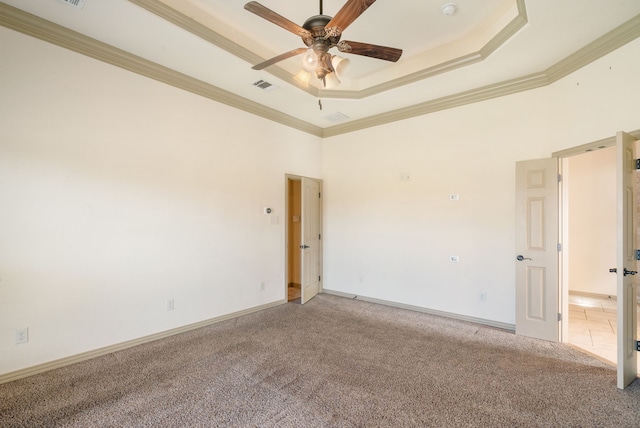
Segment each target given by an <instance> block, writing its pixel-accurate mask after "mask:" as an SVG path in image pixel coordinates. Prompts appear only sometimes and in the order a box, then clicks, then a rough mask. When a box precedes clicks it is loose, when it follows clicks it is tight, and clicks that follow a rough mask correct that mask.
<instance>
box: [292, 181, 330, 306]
mask: <svg viewBox="0 0 640 428" xmlns="http://www.w3.org/2000/svg"><path fill="white" fill-rule="evenodd" d="M285 189H286V190H285V206H286V213H287V214H286V215H287V220H286V232H285V248H286V256H285V260H286V267H285V271H286V281H285V286H286V289H285V295H286V300H287V301H289V302H298V303H301V304H304V303H306V302H308V301H309V300H310V299H312V298H313V297H314V296H315V295H317V294H318V293H320V292H322V181H321V180H318V179H314V178H308V177H300V176H294V175H289V174H286V175H285Z"/></svg>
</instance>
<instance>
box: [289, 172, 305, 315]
mask: <svg viewBox="0 0 640 428" xmlns="http://www.w3.org/2000/svg"><path fill="white" fill-rule="evenodd" d="M286 211H287V243H286V245H287V269H286V270H287V291H286V299H287V301H288V302H299V301H300V284H301V282H302V281H301V279H300V278H301V277H300V270H301V269H300V268H301V265H300V251H299V249H300V245H302V238H301V235H302V228H301V223H300V216H301V214H302V212H301V211H302V181H301V180H300V179H299V178H295V177H287V210H286Z"/></svg>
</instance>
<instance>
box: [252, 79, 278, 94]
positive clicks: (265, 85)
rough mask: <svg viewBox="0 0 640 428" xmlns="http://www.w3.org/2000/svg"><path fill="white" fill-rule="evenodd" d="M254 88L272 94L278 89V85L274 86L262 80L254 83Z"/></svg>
mask: <svg viewBox="0 0 640 428" xmlns="http://www.w3.org/2000/svg"><path fill="white" fill-rule="evenodd" d="M253 86H255V87H256V88H260V89H262V90H263V91H267V92H271V91H273V90H275V89H277V88H278V87H277V86H276V85H273V84H271V83H269V82H267V81H266V80H262V79H260V80H258V81H255V82H253Z"/></svg>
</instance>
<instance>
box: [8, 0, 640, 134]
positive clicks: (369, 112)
mask: <svg viewBox="0 0 640 428" xmlns="http://www.w3.org/2000/svg"><path fill="white" fill-rule="evenodd" d="M78 2H79V3H80V4H79V5H80V6H81V7H77V6H75V5H74V4H75V3H78ZM345 2H346V0H325V1H324V2H323V13H324V14H325V15H329V16H333V15H335V13H336V12H337V11H338V10H339V9H340V8H341V7H342V5H343V4H344V3H345ZM245 3H246V1H245V0H240V1H235V0H2V3H0V24H1V25H3V26H5V27H9V28H12V29H15V30H18V31H21V32H23V33H25V34H29V35H33V36H35V37H38V38H41V39H43V40H47V41H50V42H53V43H56V44H58V45H60V46H63V47H66V48H70V49H73V50H76V51H78V52H81V53H83V54H86V55H89V56H92V57H95V58H98V59H100V60H103V61H106V62H109V63H112V64H114V65H117V66H120V67H123V68H126V69H129V70H131V71H134V72H137V73H140V74H143V75H145V76H148V77H151V78H154V79H157V80H160V81H163V82H166V83H168V84H171V85H174V86H177V87H181V88H183V89H186V90H189V91H192V92H195V93H198V94H200V95H203V96H206V97H209V98H211V99H215V100H217V101H220V102H223V103H225V104H229V105H232V106H234V107H237V108H241V109H243V110H246V111H248V112H250V113H253V114H256V115H259V116H263V117H266V118H268V119H271V120H274V121H277V122H280V123H283V124H285V125H287V126H291V127H294V128H297V129H300V130H303V131H305V132H309V133H312V134H315V135H318V136H323V137H327V136H331V135H337V134H340V133H344V132H350V131H353V130H356V129H362V128H366V127H369V126H375V125H377V124H381V123H385V122H391V121H395V120H401V119H404V118H407V117H412V116H417V115H420V114H426V113H429V112H433V111H437V110H441V109H445V108H450V107H454V106H457V105H462V104H466V103H470V102H475V101H479V100H483V99H488V98H492V97H497V96H501V95H505V94H509V93H513V92H518V91H523V90H527V89H532V88H535V87H540V86H544V85H548V84H550V83H552V82H553V81H555V80H557V79H559V78H561V77H563V76H566V75H567V74H568V73H571V72H572V71H575V70H577V69H579V68H580V67H583V66H584V65H586V64H588V63H589V62H591V61H593V60H595V59H597V58H599V57H601V56H603V55H605V54H607V53H608V52H610V51H612V50H615V49H617V48H618V47H620V46H622V45H624V44H626V43H628V42H629V41H631V40H634V39H635V38H637V37H639V36H640V1H638V0H562V1H557V0H482V1H478V0H395V1H391V0H378V1H376V2H375V3H373V4H372V5H371V6H370V7H369V8H368V9H367V10H366V11H365V12H364V13H363V14H362V15H361V16H360V17H359V18H358V19H356V20H355V21H354V22H353V23H352V24H351V25H350V26H349V27H348V28H347V29H346V30H345V31H344V32H343V35H342V39H343V40H352V41H358V42H365V43H372V44H377V45H383V46H390V47H394V48H401V49H403V51H404V52H403V55H402V57H401V58H400V60H399V61H398V62H395V63H392V62H387V61H382V60H377V59H372V58H367V57H362V56H357V55H350V54H346V53H345V54H342V53H340V52H338V51H337V49H336V48H334V49H332V53H333V54H338V55H340V56H343V57H345V58H348V59H349V60H350V61H351V67H350V69H349V70H348V72H347V73H346V75H345V76H342V77H341V80H342V83H341V84H340V85H339V86H338V87H336V88H335V89H331V90H328V89H325V88H323V87H322V83H321V82H320V81H318V80H317V79H315V78H314V77H311V80H310V82H309V84H308V85H306V86H305V85H304V84H302V83H300V82H299V81H298V80H296V78H295V76H296V74H297V73H298V72H299V71H300V69H301V67H300V56H296V57H293V58H290V59H287V60H285V61H281V62H279V63H277V64H275V65H273V66H271V67H268V68H266V69H264V70H261V71H256V70H252V69H251V66H252V65H254V64H257V63H259V62H262V61H264V60H266V59H269V58H271V57H274V56H276V55H279V54H282V53H284V52H287V51H290V50H292V49H295V48H299V47H304V44H303V42H302V40H301V39H300V38H299V37H297V36H296V35H294V34H293V33H290V32H288V31H286V30H284V29H283V28H281V27H279V26H276V25H274V24H272V23H270V22H268V21H266V20H265V19H263V18H261V17H259V16H257V15H255V14H253V13H250V12H248V11H246V10H245V9H244V7H243V6H244V4H245ZM260 3H261V4H262V5H264V6H266V7H267V8H269V9H271V10H273V11H274V12H276V13H278V14H280V15H282V16H284V17H285V18H287V19H289V20H291V21H293V22H295V23H297V24H299V25H302V24H303V23H304V21H305V20H306V19H307V18H309V17H311V16H313V15H317V14H318V13H319V6H320V4H319V3H320V2H319V1H317V0H299V1H295V2H292V1H285V0H260ZM447 3H454V4H455V5H456V6H457V10H456V12H455V13H454V14H453V15H449V16H447V15H444V14H442V13H441V8H442V6H443V5H445V4H447ZM25 12H26V13H25ZM40 18H41V19H40ZM68 30H72V31H68ZM260 80H262V81H266V82H268V83H270V84H271V85H273V86H271V87H270V88H269V90H263V89H259V88H258V87H256V86H255V85H254V82H257V81H260Z"/></svg>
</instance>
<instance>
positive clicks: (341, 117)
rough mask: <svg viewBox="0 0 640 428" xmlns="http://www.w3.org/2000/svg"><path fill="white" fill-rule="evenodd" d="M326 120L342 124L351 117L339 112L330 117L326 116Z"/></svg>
mask: <svg viewBox="0 0 640 428" xmlns="http://www.w3.org/2000/svg"><path fill="white" fill-rule="evenodd" d="M324 118H325V119H327V120H328V121H329V122H342V121H343V120H347V119H349V116H347V115H346V114H344V113H340V112H339V111H337V112H335V113H331V114H330V115H327V116H325V117H324Z"/></svg>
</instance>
